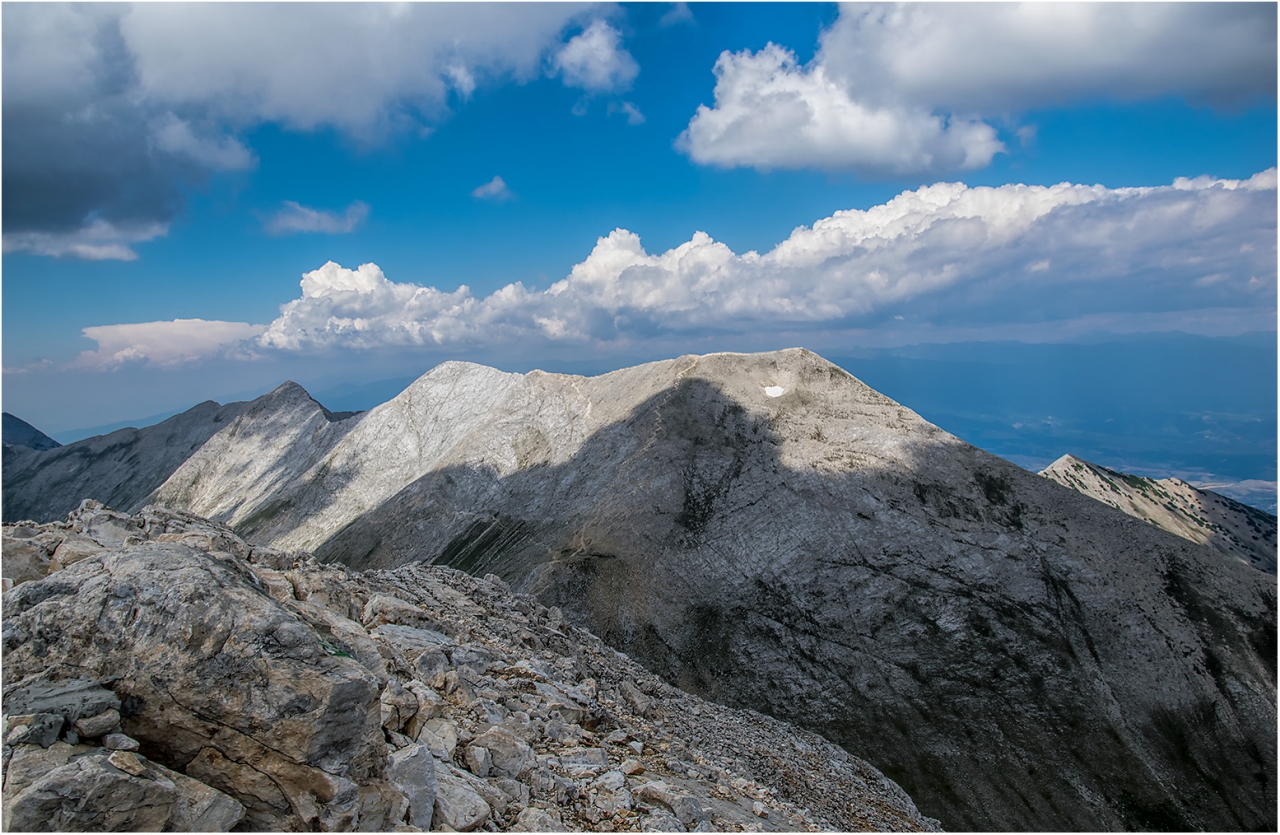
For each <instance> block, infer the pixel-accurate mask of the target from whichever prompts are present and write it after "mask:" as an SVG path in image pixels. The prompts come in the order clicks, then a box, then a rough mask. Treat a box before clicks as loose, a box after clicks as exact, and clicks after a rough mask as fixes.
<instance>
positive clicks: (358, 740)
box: [3, 502, 938, 831]
mask: <svg viewBox="0 0 1280 835" xmlns="http://www.w3.org/2000/svg"><path fill="white" fill-rule="evenodd" d="M25 526H26V527H27V528H28V529H30V530H32V531H35V535H37V536H39V535H50V536H53V537H56V536H71V535H78V536H84V537H87V538H89V539H93V535H94V534H93V532H99V533H100V535H101V536H102V537H103V538H104V539H108V540H110V542H109V543H107V542H98V544H99V545H100V546H101V547H100V550H98V551H96V552H94V553H93V554H91V555H89V556H86V557H85V558H83V559H81V560H78V561H76V562H75V563H73V564H71V565H69V566H66V567H64V568H55V569H53V570H52V571H51V572H50V573H49V574H48V575H47V576H45V577H43V578H39V579H30V580H26V581H24V582H21V583H19V584H17V585H16V587H15V588H13V589H12V590H11V591H9V592H6V593H5V595H4V615H5V621H4V632H3V646H4V662H5V687H4V711H5V727H6V735H5V747H4V765H5V775H4V777H5V782H4V815H5V825H6V829H22V830H33V831H43V830H49V829H59V830H80V831H121V830H138V829H160V828H165V829H169V830H177V831H215V830H221V831H225V830H228V829H230V828H233V827H234V828H237V829H241V830H258V831H261V830H284V831H304V830H315V829H320V830H325V831H334V830H354V829H359V830H361V831H375V830H391V829H399V830H409V831H412V830H454V831H472V830H487V831H499V830H508V829H513V830H533V829H541V830H549V829H557V830H569V831H574V830H592V831H654V830H660V831H685V830H689V831H774V830H821V829H836V830H843V831H852V830H915V831H919V830H926V831H927V830H936V829H937V828H938V824H937V821H935V820H932V819H929V818H926V817H924V816H922V815H921V814H920V813H919V812H918V811H917V810H916V808H915V806H914V804H913V803H912V802H911V800H910V799H909V798H908V797H907V795H906V794H905V792H903V791H902V790H901V789H900V788H899V787H898V786H897V785H896V784H894V783H893V782H892V781H890V780H888V779H887V778H885V777H884V776H883V775H882V774H881V773H880V772H878V771H876V770H875V769H874V768H872V767H871V766H869V765H867V764H866V763H864V762H862V761H861V760H858V759H857V758H855V757H852V756H850V755H849V754H847V753H846V752H845V751H844V750H842V749H841V748H839V747H837V746H835V745H833V744H831V743H829V742H827V741H826V740H823V739H822V738H820V737H818V736H816V735H814V734H812V733H809V732H806V731H802V730H799V729H797V728H793V727H790V726H788V725H785V724H783V723H781V722H778V721H776V720H773V719H770V718H767V717H764V716H762V715H760V714H757V713H753V712H750V711H738V710H732V709H729V708H725V707H722V706H720V705H716V704H713V703H710V702H706V701H703V700H702V699H699V698H697V697H694V696H691V695H689V694H686V693H683V692H681V691H679V690H677V689H675V688H674V687H672V686H670V685H668V684H666V683H664V682H662V681H661V680H659V679H658V678H656V677H655V676H654V675H652V674H651V673H649V672H647V671H645V670H644V669H643V668H642V667H640V666H639V665H638V664H636V663H635V662H633V661H631V660H630V659H629V658H627V657H626V656H623V655H621V654H619V653H618V652H616V651H615V650H613V649H610V648H609V647H607V646H605V645H604V644H603V643H602V642H601V641H600V640H599V639H598V638H596V637H595V636H594V635H591V634H590V633H587V632H584V631H582V630H580V629H577V628H576V627H573V626H571V625H569V624H568V623H566V622H565V620H564V617H563V615H562V614H561V613H560V612H559V611H558V610H555V609H547V608H545V607H543V606H541V605H540V604H538V603H537V602H536V601H534V600H533V599H531V598H528V597H525V596H522V595H517V594H513V593H512V592H511V591H510V589H509V588H508V587H507V585H506V584H505V583H504V582H503V581H501V580H499V579H498V578H496V577H488V578H485V579H478V578H475V577H472V576H469V575H466V574H463V573H461V572H458V571H455V570H453V569H449V568H445V567H432V566H425V565H411V566H405V567H402V568H398V569H395V570H390V571H371V572H364V573H360V572H355V571H351V570H349V569H346V568H345V567H342V566H326V565H321V564H318V563H316V562H315V560H314V559H313V558H312V557H311V556H310V554H307V553H305V552H283V551H279V550H276V549H272V548H267V547H262V546H253V545H250V544H248V543H246V542H245V541H244V540H242V539H241V538H240V537H238V536H236V535H235V534H234V533H232V532H231V530H230V529H229V528H226V527H224V526H222V525H220V524H217V523H213V522H209V521H207V520H203V519H200V518H199V517H195V516H193V515H191V514H186V513H182V512H174V511H168V510H163V509H160V508H154V507H150V508H146V509H144V510H143V511H142V512H140V513H138V514H137V515H135V516H132V517H129V516H124V515H123V514H119V513H116V512H114V511H111V510H109V509H106V508H103V507H102V506H101V505H99V504H97V503H94V502H85V503H84V504H83V505H82V507H81V508H80V509H79V510H77V511H76V512H74V513H72V514H71V515H70V516H69V517H68V520H67V521H66V522H62V523H51V524H45V525H35V524H34V523H25ZM122 531H124V532H127V533H126V534H125V535H124V536H118V534H120V532H122ZM5 532H6V533H11V532H12V531H10V530H9V527H8V526H7V527H6V529H5ZM94 541H97V540H94ZM46 717H47V719H46ZM50 728H52V730H49V729H50ZM33 729H34V730H33ZM37 730H38V731H39V733H38V734H37V735H36V736H33V734H36V732H37ZM113 737H115V738H119V739H122V740H127V741H128V742H131V743H133V744H132V745H131V746H126V747H132V748H134V749H136V750H134V751H129V750H123V749H120V750H109V749H111V748H112V747H113V746H112V745H111V744H109V743H110V742H111V741H112V738H113ZM115 747H117V748H120V746H115Z"/></svg>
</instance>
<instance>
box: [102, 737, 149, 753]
mask: <svg viewBox="0 0 1280 835" xmlns="http://www.w3.org/2000/svg"><path fill="white" fill-rule="evenodd" d="M102 747H103V748H106V749H108V750H111V751H137V750H138V748H139V747H140V746H139V745H138V740H136V739H134V738H133V737H131V736H125V735H124V734H107V735H106V736H104V737H103V738H102Z"/></svg>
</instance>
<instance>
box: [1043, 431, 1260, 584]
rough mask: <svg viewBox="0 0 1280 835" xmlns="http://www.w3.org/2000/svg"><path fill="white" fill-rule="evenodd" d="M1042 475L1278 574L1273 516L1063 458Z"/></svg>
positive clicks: (1174, 484) (1189, 488)
mask: <svg viewBox="0 0 1280 835" xmlns="http://www.w3.org/2000/svg"><path fill="white" fill-rule="evenodd" d="M1040 475H1042V476H1044V477H1045V478H1048V479H1050V480H1052V481H1056V482H1058V483H1059V484H1061V485H1063V486H1066V487H1070V488H1071V489H1073V490H1075V491H1077V492H1080V493H1083V494H1085V495H1086V496H1089V497H1090V498H1094V499H1097V500H1098V501H1100V502H1103V503H1104V504H1109V505H1111V506H1112V507H1114V508H1116V509H1117V510H1121V511H1124V512H1125V513H1127V514H1129V515H1130V516H1133V517H1135V518H1138V519H1144V520H1146V521H1147V522H1150V523H1151V524H1153V525H1155V526H1156V527H1158V528H1161V529H1163V530H1166V531H1169V532H1170V533H1173V534H1177V535H1178V536H1180V537H1182V538H1183V539H1187V540H1190V541H1191V542H1195V543H1198V544H1200V545H1208V546H1209V547H1210V548H1213V549H1214V550H1216V551H1219V552H1221V553H1223V554H1226V555H1227V556H1228V557H1232V558H1234V559H1237V560H1240V561H1241V562H1243V563H1245V564H1246V565H1251V566H1253V567H1254V568H1256V569H1258V570H1259V571H1265V572H1267V573H1268V574H1275V573H1276V517H1274V516H1272V515H1271V514H1270V513H1267V512H1265V511H1262V510H1258V509H1257V508H1255V507H1250V506H1249V505H1246V504H1241V503H1240V502H1237V501H1236V500H1234V499H1230V498H1227V497H1226V496H1223V495H1220V494H1218V493H1214V492H1212V491H1210V490H1201V489H1199V488H1197V487H1195V486H1193V485H1190V484H1188V483H1187V482H1185V481H1183V480H1182V479H1180V478H1161V479H1155V478H1145V477H1143V476H1136V475H1131V474H1129V473H1122V472H1118V471H1116V470H1112V469H1109V468H1107V467H1103V466H1100V465H1098V464H1093V463H1090V462H1088V461H1085V460H1084V459H1082V458H1077V457H1075V456H1074V455H1064V456H1062V457H1061V458H1059V459H1058V460H1057V461H1054V462H1053V463H1052V464H1050V465H1049V466H1048V467H1046V468H1045V469H1043V470H1041V471H1040Z"/></svg>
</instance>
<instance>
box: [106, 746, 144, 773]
mask: <svg viewBox="0 0 1280 835" xmlns="http://www.w3.org/2000/svg"><path fill="white" fill-rule="evenodd" d="M126 738H127V737H126ZM107 762H109V763H111V764H112V765H114V766H115V767H116V768H118V769H120V770H121V771H124V772H127V773H129V774H132V775H133V776H134V777H141V776H142V775H143V774H144V773H146V770H147V767H146V766H145V765H143V764H142V761H141V760H139V759H138V757H137V755H136V754H133V753H130V752H129V751H119V750H117V751H113V752H111V756H109V757H107Z"/></svg>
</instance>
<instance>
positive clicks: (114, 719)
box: [75, 708, 120, 738]
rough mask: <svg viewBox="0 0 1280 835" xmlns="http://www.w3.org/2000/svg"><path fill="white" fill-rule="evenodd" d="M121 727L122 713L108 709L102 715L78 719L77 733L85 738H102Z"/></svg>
mask: <svg viewBox="0 0 1280 835" xmlns="http://www.w3.org/2000/svg"><path fill="white" fill-rule="evenodd" d="M119 726H120V711H118V710H116V709H114V708H108V709H107V710H104V711H103V712H102V713H98V714H95V715H93V716H86V717H84V718H82V719H77V720H76V723H75V727H76V732H77V733H79V735H80V736H83V737H89V738H94V737H100V736H103V735H104V734H109V733H111V732H112V731H114V730H115V729H116V728H118V727H119Z"/></svg>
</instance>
